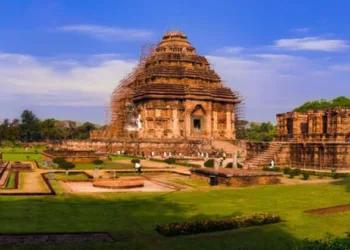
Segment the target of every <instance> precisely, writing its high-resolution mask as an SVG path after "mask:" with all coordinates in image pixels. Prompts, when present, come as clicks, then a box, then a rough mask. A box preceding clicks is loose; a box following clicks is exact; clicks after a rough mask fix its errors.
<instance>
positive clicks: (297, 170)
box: [293, 168, 301, 176]
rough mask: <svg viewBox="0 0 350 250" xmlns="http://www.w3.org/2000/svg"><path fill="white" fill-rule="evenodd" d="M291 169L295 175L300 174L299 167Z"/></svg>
mask: <svg viewBox="0 0 350 250" xmlns="http://www.w3.org/2000/svg"><path fill="white" fill-rule="evenodd" d="M293 171H294V175H295V176H299V175H300V174H301V169H300V168H296V169H294V170H293Z"/></svg>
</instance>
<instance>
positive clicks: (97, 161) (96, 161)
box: [92, 160, 103, 167]
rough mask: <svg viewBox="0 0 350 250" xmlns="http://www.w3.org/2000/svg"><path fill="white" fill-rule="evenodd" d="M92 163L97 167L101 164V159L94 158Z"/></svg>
mask: <svg viewBox="0 0 350 250" xmlns="http://www.w3.org/2000/svg"><path fill="white" fill-rule="evenodd" d="M92 163H93V164H95V165H96V166H97V167H99V166H100V165H102V164H103V161H101V160H94V161H93V162H92Z"/></svg>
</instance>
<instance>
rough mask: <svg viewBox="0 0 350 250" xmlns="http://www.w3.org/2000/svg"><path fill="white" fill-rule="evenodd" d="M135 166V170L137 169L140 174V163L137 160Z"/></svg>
mask: <svg viewBox="0 0 350 250" xmlns="http://www.w3.org/2000/svg"><path fill="white" fill-rule="evenodd" d="M135 168H136V171H137V172H138V173H139V174H141V164H140V163H138V162H136V163H135Z"/></svg>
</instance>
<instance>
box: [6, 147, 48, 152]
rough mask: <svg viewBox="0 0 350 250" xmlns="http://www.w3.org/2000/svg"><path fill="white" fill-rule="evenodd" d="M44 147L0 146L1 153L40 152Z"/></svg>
mask: <svg viewBox="0 0 350 250" xmlns="http://www.w3.org/2000/svg"><path fill="white" fill-rule="evenodd" d="M44 149H45V147H33V148H29V147H28V148H27V149H26V148H22V147H13V148H12V147H1V151H2V152H3V153H41V152H42V151H43V150H44Z"/></svg>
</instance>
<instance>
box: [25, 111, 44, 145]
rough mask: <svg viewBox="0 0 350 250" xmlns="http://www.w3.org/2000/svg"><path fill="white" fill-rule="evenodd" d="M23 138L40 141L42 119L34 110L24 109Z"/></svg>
mask: <svg viewBox="0 0 350 250" xmlns="http://www.w3.org/2000/svg"><path fill="white" fill-rule="evenodd" d="M21 120H22V122H21V125H20V129H21V139H22V141H26V142H28V141H40V140H41V135H40V134H41V133H40V121H39V119H38V118H37V117H36V116H35V115H34V114H33V112H32V111H29V110H24V111H23V113H22V115H21Z"/></svg>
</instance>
